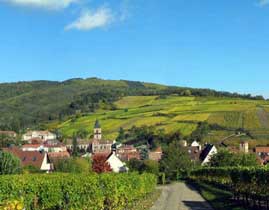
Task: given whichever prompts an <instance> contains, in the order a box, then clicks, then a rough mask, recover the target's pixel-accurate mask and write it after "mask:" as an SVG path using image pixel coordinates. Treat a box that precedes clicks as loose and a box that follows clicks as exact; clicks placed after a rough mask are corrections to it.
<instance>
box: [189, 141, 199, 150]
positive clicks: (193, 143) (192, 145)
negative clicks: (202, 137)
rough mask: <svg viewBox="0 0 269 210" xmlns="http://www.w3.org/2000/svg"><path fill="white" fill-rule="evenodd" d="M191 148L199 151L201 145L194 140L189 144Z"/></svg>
mask: <svg viewBox="0 0 269 210" xmlns="http://www.w3.org/2000/svg"><path fill="white" fill-rule="evenodd" d="M191 147H199V150H201V149H202V146H201V144H200V143H199V142H198V141H196V140H195V141H193V142H192V143H191Z"/></svg>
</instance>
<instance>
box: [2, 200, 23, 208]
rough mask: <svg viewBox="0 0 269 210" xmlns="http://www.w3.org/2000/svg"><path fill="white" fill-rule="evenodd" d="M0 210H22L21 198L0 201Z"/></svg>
mask: <svg viewBox="0 0 269 210" xmlns="http://www.w3.org/2000/svg"><path fill="white" fill-rule="evenodd" d="M0 209H1V210H23V209H24V205H23V199H20V200H8V201H4V202H2V203H0Z"/></svg>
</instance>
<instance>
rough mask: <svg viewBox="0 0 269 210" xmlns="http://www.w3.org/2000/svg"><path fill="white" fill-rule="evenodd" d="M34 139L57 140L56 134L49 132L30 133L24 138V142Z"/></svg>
mask: <svg viewBox="0 0 269 210" xmlns="http://www.w3.org/2000/svg"><path fill="white" fill-rule="evenodd" d="M34 138H39V139H41V140H42V141H47V140H53V139H56V134H54V133H51V132H49V131H28V132H27V133H25V134H24V135H23V136H22V140H23V141H29V140H31V139H34Z"/></svg>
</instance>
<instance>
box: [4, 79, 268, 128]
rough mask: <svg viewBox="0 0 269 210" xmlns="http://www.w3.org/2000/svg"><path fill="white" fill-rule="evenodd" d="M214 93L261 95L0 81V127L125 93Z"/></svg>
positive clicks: (54, 116) (93, 105)
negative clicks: (0, 82)
mask: <svg viewBox="0 0 269 210" xmlns="http://www.w3.org/2000/svg"><path fill="white" fill-rule="evenodd" d="M153 95H158V96H160V97H163V96H167V95H182V96H190V95H192V96H213V97H236V98H248V99H259V100H260V99H263V98H262V96H251V95H240V94H237V93H229V92H219V91H215V90H210V89H193V88H185V87H172V86H164V85H159V84H152V83H144V82H134V81H124V80H118V81H113V80H102V79H97V78H89V79H80V78H78V79H70V80H66V81H63V82H55V81H32V82H17V83H2V84H0V113H1V115H0V129H2V130H16V131H18V130H21V129H25V128H28V127H35V126H37V125H39V124H40V123H43V122H48V121H53V120H63V119H64V118H67V117H68V116H70V115H74V114H76V113H85V112H87V113H90V112H94V111H95V110H97V109H100V108H102V109H108V110H113V109H116V107H115V105H114V102H115V101H117V100H119V99H120V98H122V97H124V96H153Z"/></svg>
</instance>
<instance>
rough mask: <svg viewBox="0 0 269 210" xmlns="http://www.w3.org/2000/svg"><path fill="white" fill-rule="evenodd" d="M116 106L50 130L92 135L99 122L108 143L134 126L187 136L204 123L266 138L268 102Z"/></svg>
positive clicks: (126, 100)
mask: <svg viewBox="0 0 269 210" xmlns="http://www.w3.org/2000/svg"><path fill="white" fill-rule="evenodd" d="M115 105H116V107H117V110H113V111H112V110H98V111H96V112H95V113H93V114H88V116H84V117H80V118H78V119H76V120H75V122H71V120H68V121H66V122H63V123H55V122H54V123H52V124H50V125H49V128H59V129H60V130H61V131H62V133H63V134H64V136H72V134H73V132H75V131H77V130H78V129H81V128H85V129H86V130H88V131H89V132H90V133H91V132H92V128H93V125H94V121H95V120H96V119H99V121H100V122H101V125H102V128H103V132H104V136H105V137H106V138H109V139H114V138H115V137H116V136H117V132H118V130H119V128H120V127H123V128H124V129H129V128H131V127H132V126H134V125H135V126H143V125H152V126H156V128H160V129H164V130H165V132H166V133H170V132H175V131H180V132H181V133H182V134H183V135H185V136H188V135H190V134H191V133H192V131H194V130H195V129H196V127H197V124H198V122H203V121H207V122H208V123H210V124H218V125H220V126H222V127H225V128H229V129H233V130H235V129H237V128H242V127H244V128H245V129H248V130H249V131H250V132H251V134H253V136H254V138H255V139H266V138H267V137H269V131H267V128H268V127H269V125H266V123H267V120H268V122H269V119H268V118H269V102H267V101H257V100H244V99H234V98H233V99H231V98H213V97H180V96H173V95H172V96H168V97H166V98H162V99H160V98H159V97H157V96H128V97H123V98H122V99H121V100H119V101H117V102H115ZM231 133H233V131H227V130H223V131H213V132H212V133H211V134H210V135H208V136H207V137H206V138H205V141H207V142H212V143H214V142H219V141H220V140H221V139H222V138H224V137H226V136H228V135H230V134H231ZM247 138H248V137H247ZM255 139H254V140H255ZM239 140H244V137H240V138H235V139H232V140H231V142H233V141H234V142H236V143H237V142H238V141H239ZM268 143H269V142H268Z"/></svg>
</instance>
